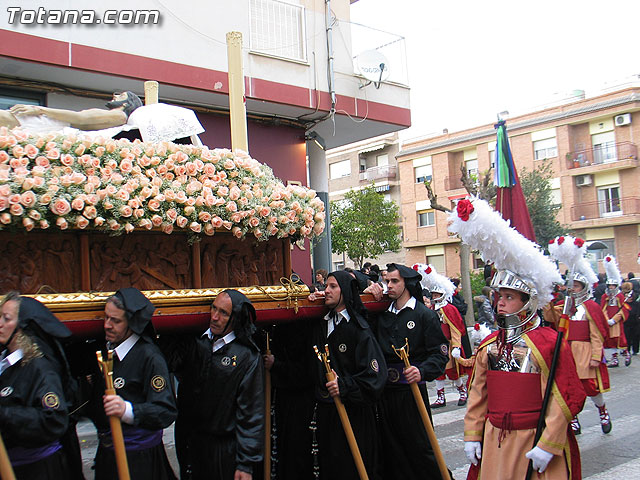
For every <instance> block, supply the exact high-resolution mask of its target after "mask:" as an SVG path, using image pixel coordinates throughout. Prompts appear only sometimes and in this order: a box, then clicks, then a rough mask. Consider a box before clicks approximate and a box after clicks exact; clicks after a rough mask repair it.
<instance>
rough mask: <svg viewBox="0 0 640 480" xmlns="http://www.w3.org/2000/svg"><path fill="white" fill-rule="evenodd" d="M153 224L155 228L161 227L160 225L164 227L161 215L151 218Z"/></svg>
mask: <svg viewBox="0 0 640 480" xmlns="http://www.w3.org/2000/svg"><path fill="white" fill-rule="evenodd" d="M151 223H152V224H153V226H154V227H159V226H160V225H162V217H161V216H160V215H154V216H153V217H151Z"/></svg>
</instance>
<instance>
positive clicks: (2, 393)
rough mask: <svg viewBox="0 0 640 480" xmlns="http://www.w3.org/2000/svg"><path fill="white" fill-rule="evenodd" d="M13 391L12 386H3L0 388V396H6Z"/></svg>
mask: <svg viewBox="0 0 640 480" xmlns="http://www.w3.org/2000/svg"><path fill="white" fill-rule="evenodd" d="M12 393H13V387H4V388H3V389H2V390H0V397H8V396H9V395H11V394H12Z"/></svg>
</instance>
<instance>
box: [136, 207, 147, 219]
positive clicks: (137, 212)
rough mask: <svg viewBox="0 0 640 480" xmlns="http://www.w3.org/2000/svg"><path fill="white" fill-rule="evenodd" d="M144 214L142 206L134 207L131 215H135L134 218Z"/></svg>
mask: <svg viewBox="0 0 640 480" xmlns="http://www.w3.org/2000/svg"><path fill="white" fill-rule="evenodd" d="M144 214H145V211H144V209H142V208H136V209H135V210H134V211H133V216H134V217H136V218H142V217H144Z"/></svg>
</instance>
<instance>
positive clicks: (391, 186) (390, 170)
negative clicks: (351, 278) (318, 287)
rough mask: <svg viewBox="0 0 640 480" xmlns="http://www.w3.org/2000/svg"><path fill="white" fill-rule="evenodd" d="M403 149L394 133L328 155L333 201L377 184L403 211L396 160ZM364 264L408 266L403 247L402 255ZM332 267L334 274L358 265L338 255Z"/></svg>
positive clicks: (384, 255) (389, 255) (385, 195)
mask: <svg viewBox="0 0 640 480" xmlns="http://www.w3.org/2000/svg"><path fill="white" fill-rule="evenodd" d="M399 148H400V143H399V140H398V134H397V133H394V134H390V135H383V136H379V137H374V138H370V139H368V140H366V141H362V142H358V143H352V144H350V145H345V146H344V147H340V148H335V149H332V150H329V151H327V163H328V169H329V200H330V201H336V200H341V199H343V198H344V194H345V193H347V192H348V191H350V190H360V189H362V188H365V187H367V186H369V185H371V184H373V185H374V186H375V188H376V190H377V191H378V192H379V193H380V195H382V196H383V197H384V198H385V199H386V200H392V201H394V202H395V203H396V205H398V207H399V208H400V205H401V197H400V187H399V184H400V182H399V179H398V163H397V160H396V156H397V155H398V153H399ZM371 215H375V212H371ZM364 261H365V262H371V263H372V264H378V265H379V266H380V268H381V269H384V268H385V266H386V264H387V263H391V262H398V263H404V261H405V249H404V247H402V248H401V250H400V251H399V252H386V253H384V254H383V255H381V256H380V257H378V258H366V259H365V260H364ZM332 267H333V269H334V270H337V269H340V268H344V267H352V268H353V267H354V264H353V262H352V261H351V260H350V259H349V257H347V256H346V255H342V254H335V253H334V254H333V257H332Z"/></svg>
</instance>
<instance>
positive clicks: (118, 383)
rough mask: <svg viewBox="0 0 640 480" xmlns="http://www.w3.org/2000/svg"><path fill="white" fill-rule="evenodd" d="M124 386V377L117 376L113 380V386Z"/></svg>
mask: <svg viewBox="0 0 640 480" xmlns="http://www.w3.org/2000/svg"><path fill="white" fill-rule="evenodd" d="M122 387H124V378H122V377H118V378H116V379H115V380H114V381H113V388H118V389H119V388H122Z"/></svg>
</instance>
